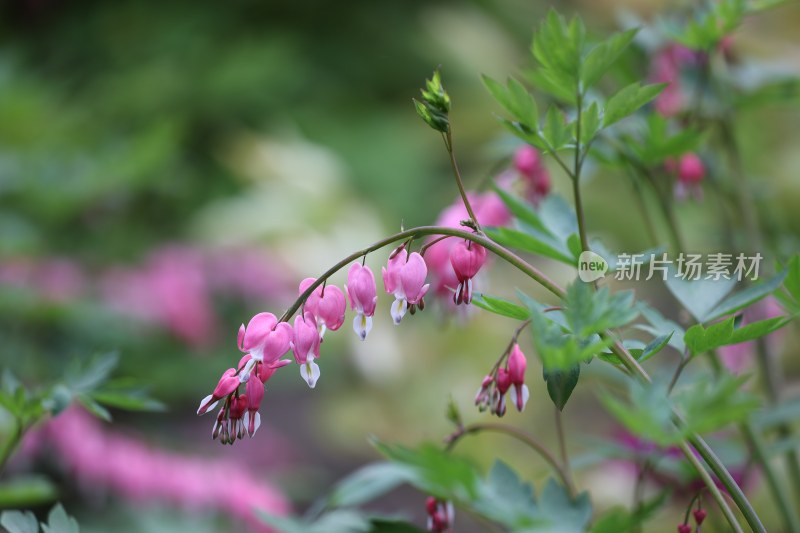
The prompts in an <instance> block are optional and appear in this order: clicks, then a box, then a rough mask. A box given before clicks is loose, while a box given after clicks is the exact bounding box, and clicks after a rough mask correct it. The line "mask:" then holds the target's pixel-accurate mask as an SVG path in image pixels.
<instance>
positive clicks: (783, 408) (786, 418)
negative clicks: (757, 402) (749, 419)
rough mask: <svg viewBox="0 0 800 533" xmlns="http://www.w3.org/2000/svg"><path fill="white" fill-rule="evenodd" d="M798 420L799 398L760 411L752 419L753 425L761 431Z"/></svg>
mask: <svg viewBox="0 0 800 533" xmlns="http://www.w3.org/2000/svg"><path fill="white" fill-rule="evenodd" d="M797 420H800V396H797V397H794V398H790V399H788V400H784V401H783V402H781V403H779V404H777V405H774V406H772V407H767V408H766V409H763V410H761V411H760V412H759V413H758V414H757V415H756V416H754V417H753V424H754V425H755V426H757V427H758V428H760V429H761V430H769V429H772V428H774V427H777V426H780V425H782V424H792V423H794V422H796V421H797Z"/></svg>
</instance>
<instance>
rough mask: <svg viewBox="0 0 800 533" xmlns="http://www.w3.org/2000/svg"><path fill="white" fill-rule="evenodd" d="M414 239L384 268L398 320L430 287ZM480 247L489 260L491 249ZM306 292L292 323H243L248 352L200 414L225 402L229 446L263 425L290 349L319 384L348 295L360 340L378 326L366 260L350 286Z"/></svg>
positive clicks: (222, 430)
mask: <svg viewBox="0 0 800 533" xmlns="http://www.w3.org/2000/svg"><path fill="white" fill-rule="evenodd" d="M407 244H408V243H406V244H403V245H402V246H400V247H399V248H398V249H397V250H395V252H393V253H392V255H391V256H390V258H389V261H388V264H387V266H386V267H385V268H384V269H383V282H384V285H385V288H386V292H387V293H389V294H392V295H394V297H395V301H394V303H393V304H392V306H391V315H392V319H393V321H394V323H395V324H399V323H400V321H401V320H402V318H403V316H404V315H405V314H406V312H410V313H411V314H414V313H415V312H416V310H417V309H419V310H422V309H423V308H424V300H423V297H424V296H425V294H426V293H427V291H428V288H429V285H428V284H426V283H425V279H426V278H427V275H428V268H427V265H426V264H425V260H424V259H423V258H422V256H421V255H420V254H419V253H417V252H413V253H410V254H409V253H408V250H407V249H406V246H407ZM481 250H482V253H483V257H484V258H485V253H486V252H485V250H483V249H482V248H481ZM478 253H481V252H478ZM481 264H482V263H481ZM462 270H463V269H462ZM473 275H474V274H473ZM464 279H465V280H466V279H467V278H464ZM465 283H467V281H465ZM312 286H313V287H314V288H313V289H312ZM345 293H346V294H347V298H345ZM467 294H468V293H467ZM299 295H300V297H301V298H304V300H303V301H302V302H300V305H301V311H300V313H299V314H298V315H297V316H296V317H295V318H294V323H293V324H294V325H293V326H291V325H289V323H288V322H284V321H283V320H278V319H277V318H276V316H275V315H274V314H272V313H259V314H257V315H255V316H254V317H253V318H252V319H251V320H250V322H249V323H248V324H247V326H246V327H245V326H244V324H242V326H241V327H240V328H239V336H238V343H237V344H238V347H239V349H240V350H241V351H242V352H244V354H245V355H244V356H243V357H242V358H241V360H240V361H239V364H238V365H237V366H236V367H235V368H229V369H227V370H226V371H225V372H223V374H222V376H221V377H220V379H219V382H218V383H217V386H216V387H215V388H214V391H213V392H212V393H211V394H209V395H208V396H206V397H205V398H203V400H202V401H201V402H200V407H199V408H198V410H197V414H199V415H202V414H204V413H206V412H208V411H211V410H213V409H214V408H215V407H216V406H217V405H218V404H220V403H221V407H220V410H219V412H218V413H217V418H216V422H215V423H214V427H213V430H212V437H213V438H214V439H219V441H220V442H222V443H223V444H233V443H234V442H235V441H236V439H241V438H243V437H244V435H245V434H247V435H249V436H250V437H252V436H253V435H254V434H255V433H256V431H257V430H258V428H259V426H260V425H261V414H260V413H259V408H260V406H261V402H262V400H263V398H264V392H265V385H266V383H267V381H268V380H269V379H270V378H271V377H272V375H273V374H274V373H275V372H276V371H277V370H278V369H279V368H281V367H283V366H286V365H288V364H289V363H291V360H289V359H281V358H282V357H283V356H284V355H285V354H286V353H287V352H288V351H289V350H291V351H292V353H293V355H294V361H295V363H297V365H298V366H299V368H300V376H301V378H302V379H303V381H305V382H306V383H307V384H308V386H309V387H311V388H314V387H315V386H316V384H317V380H318V379H319V376H320V368H319V365H318V364H317V361H318V360H319V357H320V346H321V344H322V341H323V336H324V335H325V332H326V331H328V330H331V331H336V330H338V329H339V328H340V327H341V326H342V324H344V321H345V313H346V311H347V300H348V299H349V300H350V307H351V309H352V310H353V311H355V317H354V318H353V329H354V330H355V332H356V335H358V338H359V339H361V340H365V339H366V338H367V335H368V334H369V332H370V330H371V329H372V317H373V316H374V314H375V308H376V305H377V302H378V295H377V287H376V284H375V276H374V275H373V274H372V270H370V268H369V267H368V266H366V265H363V264H361V263H358V262H356V263H353V264H352V265H351V266H350V269H349V271H348V275H347V284H346V285H345V290H344V291H342V289H340V288H339V287H336V286H334V285H328V284H327V283H323V284H319V283H318V281H317V280H316V279H314V278H306V279H304V280H303V281H302V282H301V283H300V287H299Z"/></svg>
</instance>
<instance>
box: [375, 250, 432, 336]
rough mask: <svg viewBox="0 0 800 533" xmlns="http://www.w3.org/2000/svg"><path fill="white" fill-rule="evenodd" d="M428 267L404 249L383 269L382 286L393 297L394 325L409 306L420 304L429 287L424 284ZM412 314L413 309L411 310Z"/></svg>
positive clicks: (419, 258)
mask: <svg viewBox="0 0 800 533" xmlns="http://www.w3.org/2000/svg"><path fill="white" fill-rule="evenodd" d="M427 276H428V267H427V265H426V264H425V260H424V259H423V258H422V256H421V255H420V254H418V253H417V252H413V253H412V254H411V255H408V252H407V251H406V250H405V249H402V250H400V252H398V253H396V254H395V255H394V257H391V258H389V263H388V265H387V267H386V268H384V269H383V285H384V287H385V288H386V292H388V293H390V294H393V295H394V297H395V300H394V303H392V307H391V313H392V319H393V320H394V323H395V324H399V323H400V321H401V320H402V319H403V316H405V314H406V311H407V310H408V309H409V307H410V306H416V305H418V304H420V303H421V302H422V299H423V297H424V296H425V294H426V293H427V292H428V289H429V288H430V285H427V284H425V278H426V277H427ZM412 312H413V309H412Z"/></svg>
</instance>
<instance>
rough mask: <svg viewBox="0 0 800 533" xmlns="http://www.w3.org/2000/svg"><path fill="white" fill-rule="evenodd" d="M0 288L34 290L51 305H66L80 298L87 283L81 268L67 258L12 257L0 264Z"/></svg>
mask: <svg viewBox="0 0 800 533" xmlns="http://www.w3.org/2000/svg"><path fill="white" fill-rule="evenodd" d="M0 285H11V286H15V287H19V288H22V289H26V290H29V291H34V292H36V293H37V294H38V295H39V296H40V297H42V298H44V299H45V300H48V301H51V302H67V301H69V300H73V299H75V298H79V297H81V296H83V295H84V293H85V292H86V289H87V285H88V283H87V278H86V274H85V273H84V272H83V270H82V269H81V267H80V266H79V265H78V264H77V263H75V262H74V261H72V260H70V259H66V258H47V259H44V260H40V261H37V260H34V259H28V258H15V259H9V260H7V261H6V262H4V263H2V264H0Z"/></svg>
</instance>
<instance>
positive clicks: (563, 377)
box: [543, 364, 581, 411]
mask: <svg viewBox="0 0 800 533" xmlns="http://www.w3.org/2000/svg"><path fill="white" fill-rule="evenodd" d="M543 375H544V380H545V382H546V383H547V394H549V395H550V399H551V400H553V404H555V406H556V407H557V408H558V410H559V411H563V410H564V407H565V406H566V405H567V402H568V401H569V397H570V396H571V395H572V391H573V390H575V386H576V385H577V384H578V379H579V378H580V376H581V365H580V364H577V365H575V366H573V367H572V368H570V369H568V370H559V369H551V370H547V369H544V370H543Z"/></svg>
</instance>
